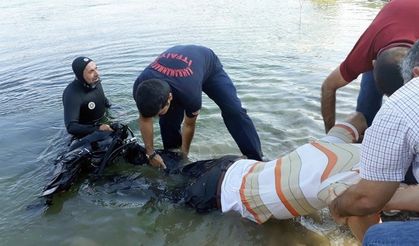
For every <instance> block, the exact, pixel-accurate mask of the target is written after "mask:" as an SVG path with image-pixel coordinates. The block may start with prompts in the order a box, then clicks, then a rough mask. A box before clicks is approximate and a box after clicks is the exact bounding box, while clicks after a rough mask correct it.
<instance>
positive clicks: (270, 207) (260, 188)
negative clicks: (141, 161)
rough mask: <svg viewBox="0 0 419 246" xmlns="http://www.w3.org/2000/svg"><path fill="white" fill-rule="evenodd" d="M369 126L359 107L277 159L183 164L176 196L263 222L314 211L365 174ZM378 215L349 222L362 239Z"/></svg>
mask: <svg viewBox="0 0 419 246" xmlns="http://www.w3.org/2000/svg"><path fill="white" fill-rule="evenodd" d="M366 127H367V124H366V121H365V118H364V117H363V116H362V114H360V113H356V114H354V115H352V116H351V117H350V118H349V120H348V121H347V122H343V123H340V124H336V125H335V126H334V127H333V128H332V129H331V130H330V131H329V133H328V134H327V136H325V137H324V138H322V139H320V140H317V141H312V142H310V143H308V144H305V145H302V146H300V147H298V148H297V149H296V150H294V151H292V152H291V153H289V154H287V155H284V156H282V157H279V158H278V159H275V160H272V161H267V162H261V161H257V160H252V159H241V158H240V157H239V156H224V157H221V158H218V159H212V160H206V161H198V162H194V163H191V164H189V165H186V166H185V167H184V168H183V169H182V171H181V174H182V175H184V176H185V177H187V178H186V180H187V182H186V183H185V184H184V186H182V187H176V189H174V190H175V191H174V192H173V193H172V195H171V196H172V197H174V198H173V199H172V200H174V201H176V200H179V199H178V198H179V197H183V199H184V202H185V203H186V205H188V206H190V207H192V208H195V209H196V211H197V212H208V211H211V210H215V209H219V210H221V211H222V212H223V213H225V212H229V211H235V212H238V213H240V214H241V215H242V217H244V218H247V219H249V220H252V221H254V222H256V223H259V224H261V223H264V222H266V221H267V220H269V219H271V218H275V219H289V218H293V217H296V216H301V215H307V214H310V213H313V212H315V211H317V210H319V209H322V208H325V207H327V205H328V204H330V203H331V201H333V199H335V198H336V196H338V195H339V194H341V193H342V192H343V191H345V190H346V189H347V188H348V187H349V186H351V185H353V184H355V183H357V182H358V181H359V180H360V177H359V170H358V169H359V156H360V144H352V143H354V142H357V141H358V140H359V136H360V135H361V134H362V133H363V131H364V130H365V129H366ZM162 156H163V157H165V156H164V155H162ZM156 192H157V194H156V196H157V197H159V195H160V196H161V197H164V198H169V199H170V195H168V194H171V193H170V192H163V191H161V190H160V191H156ZM179 192H180V193H181V194H180V195H179ZM395 203H396V204H397V202H395ZM393 209H394V208H393ZM378 220H379V218H378V217H377V216H373V217H366V218H358V217H351V218H349V219H348V224H349V226H350V228H351V230H352V232H353V233H354V235H355V236H356V237H357V238H358V239H360V240H361V239H362V236H363V234H364V232H365V230H366V229H367V228H368V227H369V226H370V225H371V224H374V223H377V221H378Z"/></svg>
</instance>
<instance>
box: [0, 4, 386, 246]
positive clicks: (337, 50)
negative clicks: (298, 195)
mask: <svg viewBox="0 0 419 246" xmlns="http://www.w3.org/2000/svg"><path fill="white" fill-rule="evenodd" d="M383 4H384V2H382V1H379V0H356V1H349V0H310V1H308V0H299V1H295V0H283V1H273V0H267V1H221V0H214V1H193V0H184V1H181V2H173V1H168V0H162V1H135V0H128V1H122V2H121V1H112V0H102V1H100V2H99V1H90V2H86V1H81V0H75V1H64V0H57V1H52V0H44V1H37V2H33V1H28V0H15V1H2V2H0V10H1V15H2V21H1V22H0V64H1V66H0V104H1V105H2V107H0V127H1V129H3V132H2V134H1V135H0V146H1V148H0V163H1V165H0V192H1V194H2V197H1V198H0V205H1V206H0V207H1V208H0V211H1V214H2V216H1V217H0V236H1V238H2V244H5V245H18V244H23V245H34V244H42V245H56V244H64V245H114V244H118V243H119V244H123V245H139V244H140V245H150V244H152V245H165V244H171V245H172V244H174V245H185V244H186V245H192V244H197V243H198V244H204V245H213V244H239V245H253V244H262V245H277V244H278V243H283V244H288V245H293V244H308V245H322V244H323V245H328V244H354V243H355V241H354V240H353V239H352V238H351V237H350V236H349V234H348V233H347V231H346V230H345V229H342V230H341V229H339V228H337V227H336V226H335V225H334V223H333V222H332V221H331V220H330V217H329V216H328V215H327V212H325V211H321V212H320V213H319V214H317V215H313V216H309V217H304V218H297V219H295V220H287V221H270V222H269V223H267V224H265V225H262V226H260V225H256V224H254V223H252V222H250V221H246V220H244V219H241V218H239V216H238V215H236V214H227V215H221V214H220V213H217V212H215V213H211V214H207V215H197V214H196V213H195V212H193V211H190V210H188V209H186V208H184V207H183V206H181V205H180V204H172V203H170V202H168V201H160V200H156V199H153V197H152V196H151V195H150V193H148V192H147V187H149V186H147V185H148V184H147V183H146V182H145V181H144V177H146V176H147V175H148V176H149V175H152V177H155V180H156V182H160V183H157V184H160V185H162V187H161V188H162V189H164V188H165V186H164V185H165V184H166V181H167V177H164V176H163V177H162V176H159V174H158V173H157V174H156V172H155V170H150V169H147V168H145V169H144V168H143V169H142V168H139V167H134V168H133V167H129V166H126V165H125V166H124V165H122V166H119V167H116V169H115V170H114V171H115V173H116V175H118V174H120V175H121V177H125V178H126V179H125V181H123V182H122V181H121V182H115V180H110V182H106V181H102V182H99V183H94V182H93V183H92V182H91V181H89V180H82V181H80V182H79V183H78V184H77V185H75V188H74V189H73V190H71V191H70V192H67V193H65V194H62V195H61V196H59V197H58V199H57V201H55V203H54V205H53V206H52V207H51V208H49V209H48V210H47V211H45V212H44V210H43V207H42V206H38V205H39V203H40V200H39V199H38V198H37V196H38V194H40V191H41V189H42V187H43V185H44V184H45V182H46V180H47V179H48V175H49V173H50V171H51V170H52V169H53V167H52V164H51V163H52V162H53V160H54V158H55V157H56V156H57V155H58V153H60V152H61V151H63V150H64V149H65V148H66V143H67V141H68V137H67V135H66V134H65V130H64V126H63V119H62V116H63V113H62V105H61V95H62V91H63V89H64V88H65V86H66V84H67V83H68V82H70V81H71V80H72V77H73V75H72V73H71V62H72V60H73V59H74V58H75V57H76V56H79V55H86V56H89V57H91V58H93V59H94V60H95V61H96V62H97V64H98V65H99V68H100V71H101V73H102V80H103V86H104V90H105V93H106V94H107V95H108V97H109V98H110V99H111V101H112V102H113V105H115V108H114V109H113V111H114V115H115V116H116V117H117V118H118V119H119V120H120V121H122V122H124V123H127V124H128V125H129V126H130V127H131V128H133V129H134V130H135V132H136V133H137V134H138V127H137V125H136V124H137V123H136V120H137V117H138V114H137V112H136V107H135V104H134V102H133V100H132V98H131V90H132V84H133V81H134V79H135V78H136V76H137V75H138V74H139V73H140V72H141V70H142V69H143V68H144V67H145V66H146V65H148V63H150V62H151V61H152V60H153V59H154V57H155V56H157V55H158V54H159V53H160V52H162V51H163V50H165V49H166V48H168V47H169V46H172V45H175V44H201V45H205V46H208V47H210V48H212V49H213V50H214V51H215V52H216V53H217V54H218V56H219V57H220V59H221V61H222V62H223V64H224V66H225V69H226V71H227V72H228V73H229V75H230V76H231V78H232V79H233V81H234V83H235V84H236V86H237V89H238V93H239V96H240V98H241V99H242V102H243V104H244V106H245V107H246V108H247V110H248V113H249V115H250V117H251V118H252V119H253V121H254V123H255V125H256V128H257V130H258V132H259V134H260V138H261V141H262V143H263V146H262V148H263V151H264V153H265V155H266V157H267V158H270V159H272V158H275V157H277V156H279V155H281V154H284V153H286V152H288V151H290V150H291V149H293V148H295V147H296V146H298V145H300V144H303V143H305V142H306V141H307V140H309V139H311V138H316V137H320V136H321V135H322V134H323V123H322V120H321V116H320V103H319V97H320V93H319V92H320V85H321V82H322V81H323V79H324V78H325V76H327V74H328V73H329V72H330V71H331V70H332V69H334V68H335V67H336V66H337V65H338V64H339V63H340V61H341V60H342V59H344V57H345V56H346V54H347V53H348V52H349V50H350V49H351V48H352V45H353V44H354V43H355V42H356V40H357V38H358V36H359V35H360V34H361V33H362V32H363V30H364V29H365V28H366V26H367V25H368V24H369V22H370V21H371V20H372V19H373V17H374V16H375V14H376V13H377V11H378V10H379V8H380V7H381V6H382V5H383ZM358 87H359V84H358V82H355V83H352V84H351V85H349V86H348V87H346V88H344V89H343V90H341V91H339V92H338V101H337V104H338V112H337V113H338V117H340V118H342V117H344V116H345V115H346V114H347V113H348V112H351V111H352V110H353V109H354V102H355V98H356V94H357V91H358ZM226 136H229V134H228V132H227V130H226V128H225V126H224V124H223V122H222V119H221V116H220V112H219V110H218V108H217V106H216V105H215V104H214V103H213V102H212V101H210V100H209V99H208V98H207V97H205V96H204V100H203V108H202V113H201V115H200V119H199V120H198V125H197V132H196V135H195V138H194V142H193V146H192V148H191V156H190V157H191V158H192V159H194V160H197V159H205V158H210V157H214V156H220V155H223V154H237V153H239V152H238V148H237V147H236V145H235V143H234V141H233V140H232V139H231V137H226ZM156 142H157V143H160V137H158V138H157V139H156ZM153 173H154V174H153ZM153 175H155V176H153ZM170 182H175V181H173V180H172V181H170V180H169V184H170ZM153 185H155V184H153Z"/></svg>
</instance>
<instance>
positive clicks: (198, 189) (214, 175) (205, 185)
mask: <svg viewBox="0 0 419 246" xmlns="http://www.w3.org/2000/svg"><path fill="white" fill-rule="evenodd" d="M239 158H240V157H239V156H234V155H227V156H224V157H221V158H218V159H213V160H206V161H198V162H194V163H192V164H189V165H187V166H186V167H185V168H184V169H183V170H182V174H183V175H185V176H189V177H191V179H190V180H191V181H190V183H189V184H188V186H187V187H186V189H185V195H184V199H185V203H186V204H187V205H188V206H190V207H192V208H194V209H195V210H196V211H197V212H198V213H202V212H209V211H211V210H214V209H221V202H220V200H221V184H222V181H223V179H224V174H225V173H226V172H227V169H228V168H229V167H230V166H231V164H233V163H234V162H235V161H237V160H238V159H239Z"/></svg>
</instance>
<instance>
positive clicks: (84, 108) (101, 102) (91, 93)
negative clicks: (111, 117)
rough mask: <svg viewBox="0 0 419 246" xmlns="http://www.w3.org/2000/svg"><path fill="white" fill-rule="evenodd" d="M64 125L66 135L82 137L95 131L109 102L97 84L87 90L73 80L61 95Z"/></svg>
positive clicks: (81, 83)
mask: <svg viewBox="0 0 419 246" xmlns="http://www.w3.org/2000/svg"><path fill="white" fill-rule="evenodd" d="M63 105H64V123H65V126H66V128H67V131H68V133H70V134H72V135H74V136H76V137H83V136H85V135H87V134H90V133H92V132H94V131H95V130H97V129H98V128H99V126H100V124H99V123H100V121H101V119H102V118H103V117H104V116H105V112H106V108H109V107H110V104H109V101H108V99H107V98H106V96H105V93H104V92H103V88H102V85H101V84H100V83H99V84H98V85H97V86H96V88H89V87H87V86H85V85H84V84H83V82H80V81H79V80H77V79H75V80H74V81H73V82H71V83H70V84H69V85H68V86H67V88H65V90H64V93H63Z"/></svg>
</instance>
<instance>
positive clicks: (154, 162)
mask: <svg viewBox="0 0 419 246" xmlns="http://www.w3.org/2000/svg"><path fill="white" fill-rule="evenodd" d="M148 162H149V163H150V165H151V166H153V167H157V168H163V169H166V165H165V164H164V161H163V159H162V158H161V156H160V155H159V154H155V155H154V156H152V157H151V158H149V159H148Z"/></svg>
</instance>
